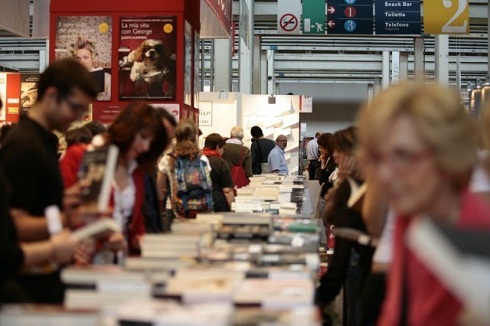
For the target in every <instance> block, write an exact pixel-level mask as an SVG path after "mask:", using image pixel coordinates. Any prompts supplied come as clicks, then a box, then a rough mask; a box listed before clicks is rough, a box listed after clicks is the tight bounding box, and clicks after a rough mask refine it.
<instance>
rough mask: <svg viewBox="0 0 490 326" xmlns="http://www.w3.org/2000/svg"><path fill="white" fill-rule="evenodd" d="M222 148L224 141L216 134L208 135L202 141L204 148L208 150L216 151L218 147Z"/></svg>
mask: <svg viewBox="0 0 490 326" xmlns="http://www.w3.org/2000/svg"><path fill="white" fill-rule="evenodd" d="M223 146H225V140H224V139H223V137H221V135H220V134H217V133H213V134H209V135H208V136H207V137H206V139H205V140H204V147H207V148H210V149H218V147H219V148H221V147H223Z"/></svg>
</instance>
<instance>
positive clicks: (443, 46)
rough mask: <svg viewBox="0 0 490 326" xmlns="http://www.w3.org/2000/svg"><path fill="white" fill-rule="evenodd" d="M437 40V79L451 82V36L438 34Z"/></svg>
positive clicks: (442, 81) (444, 82)
mask: <svg viewBox="0 0 490 326" xmlns="http://www.w3.org/2000/svg"><path fill="white" fill-rule="evenodd" d="M435 41H436V42H435V68H436V69H435V73H436V75H435V79H436V81H438V82H439V83H442V84H449V36H448V35H436V37H435Z"/></svg>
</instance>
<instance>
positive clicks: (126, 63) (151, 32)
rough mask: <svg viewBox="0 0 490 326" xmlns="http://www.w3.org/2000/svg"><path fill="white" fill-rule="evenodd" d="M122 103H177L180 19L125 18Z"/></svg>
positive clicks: (121, 50) (122, 24)
mask: <svg viewBox="0 0 490 326" xmlns="http://www.w3.org/2000/svg"><path fill="white" fill-rule="evenodd" d="M119 38H120V39H119V100H131V99H150V100H151V99H158V100H175V83H176V76H177V72H176V64H175V52H176V42H177V18H176V17H174V16H155V17H121V21H120V36H119Z"/></svg>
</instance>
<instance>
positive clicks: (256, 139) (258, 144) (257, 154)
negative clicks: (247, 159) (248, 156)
mask: <svg viewBox="0 0 490 326" xmlns="http://www.w3.org/2000/svg"><path fill="white" fill-rule="evenodd" d="M250 133H251V134H252V137H253V139H252V146H251V147H250V151H251V152H252V172H253V174H261V173H262V167H261V165H262V163H267V158H268V157H269V152H270V151H271V150H272V149H273V148H274V147H276V143H275V142H274V141H273V140H271V139H267V138H264V133H263V132H262V129H261V128H260V127H259V126H253V127H252V129H250Z"/></svg>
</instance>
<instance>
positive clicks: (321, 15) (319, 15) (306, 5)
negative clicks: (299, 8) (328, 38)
mask: <svg viewBox="0 0 490 326" xmlns="http://www.w3.org/2000/svg"><path fill="white" fill-rule="evenodd" d="M303 34H325V0H303Z"/></svg>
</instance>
